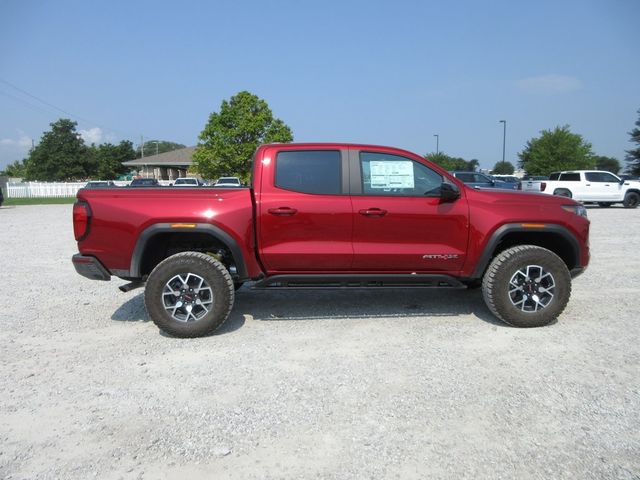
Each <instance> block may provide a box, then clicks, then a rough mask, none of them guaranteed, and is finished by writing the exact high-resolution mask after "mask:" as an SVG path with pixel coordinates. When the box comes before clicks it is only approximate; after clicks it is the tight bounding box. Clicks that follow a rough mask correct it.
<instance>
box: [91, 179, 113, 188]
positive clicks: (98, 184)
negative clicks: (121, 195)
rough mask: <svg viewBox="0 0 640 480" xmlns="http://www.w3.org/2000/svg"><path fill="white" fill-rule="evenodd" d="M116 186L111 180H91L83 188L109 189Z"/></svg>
mask: <svg viewBox="0 0 640 480" xmlns="http://www.w3.org/2000/svg"><path fill="white" fill-rule="evenodd" d="M111 187H117V185H116V184H115V183H114V182H113V181H111V180H91V181H90V182H87V184H86V185H85V186H84V188H111Z"/></svg>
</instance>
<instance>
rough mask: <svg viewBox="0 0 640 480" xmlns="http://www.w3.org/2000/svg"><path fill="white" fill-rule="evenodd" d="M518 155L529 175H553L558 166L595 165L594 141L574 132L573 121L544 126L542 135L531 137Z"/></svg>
mask: <svg viewBox="0 0 640 480" xmlns="http://www.w3.org/2000/svg"><path fill="white" fill-rule="evenodd" d="M518 156H519V157H520V166H521V167H522V168H523V169H524V170H525V171H526V172H527V174H529V175H549V174H550V173H551V172H553V171H556V170H579V169H590V168H594V167H595V161H594V159H593V151H592V150H591V144H590V143H589V142H586V141H585V140H584V139H583V138H582V136H581V135H578V134H576V133H571V131H570V130H569V125H565V126H563V127H556V128H555V129H554V130H542V131H541V132H540V137H538V138H532V139H531V140H529V141H528V142H527V145H526V147H525V149H524V150H523V151H522V152H520V153H519V154H518Z"/></svg>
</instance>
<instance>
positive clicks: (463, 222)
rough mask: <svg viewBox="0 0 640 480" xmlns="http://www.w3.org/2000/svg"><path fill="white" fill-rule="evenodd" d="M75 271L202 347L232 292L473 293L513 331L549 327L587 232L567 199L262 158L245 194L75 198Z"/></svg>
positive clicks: (365, 164)
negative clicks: (118, 283) (124, 294)
mask: <svg viewBox="0 0 640 480" xmlns="http://www.w3.org/2000/svg"><path fill="white" fill-rule="evenodd" d="M73 228H74V233H75V238H76V240H77V241H78V249H79V251H80V253H79V254H76V255H74V256H73V264H74V266H75V268H76V270H77V272H78V273H79V274H81V275H84V276H85V277H88V278H90V279H95V280H109V279H110V278H111V276H116V277H120V278H122V279H125V280H127V281H129V282H131V283H129V284H127V285H123V286H122V287H120V288H121V290H123V291H127V290H130V289H132V288H135V287H138V286H142V285H145V295H144V298H145V305H146V308H147V310H148V312H149V315H150V317H151V318H152V319H153V321H154V322H155V323H156V325H158V327H159V328H161V329H163V330H165V331H166V332H169V333H171V334H173V335H175V336H180V337H196V336H201V335H205V334H208V333H210V332H212V331H214V330H215V329H216V328H218V327H219V326H220V325H222V323H223V322H224V321H225V320H226V318H227V317H228V315H229V312H230V311H231V308H232V306H233V302H234V288H238V287H239V286H240V285H242V283H243V282H245V281H248V280H252V281H254V283H253V287H254V288H291V287H305V288H309V287H313V288H323V287H324V288H358V287H371V288H376V287H386V286H390V287H400V288H404V287H407V286H412V287H415V286H423V287H445V288H447V287H448V288H466V287H476V286H482V289H483V295H484V299H485V302H486V304H487V306H488V307H489V309H490V310H491V312H493V314H495V315H496V316H497V317H498V318H500V319H502V320H503V321H505V322H507V323H509V324H511V325H514V326H519V327H535V326H541V325H546V324H548V323H549V322H551V321H553V320H554V319H555V318H556V317H557V316H558V315H559V314H560V313H561V312H562V311H563V310H564V308H565V306H566V304H567V302H568V300H569V296H570V293H571V278H572V277H574V276H576V275H578V274H579V273H581V272H582V271H583V270H584V269H585V268H586V267H587V264H588V262H589V242H588V236H589V221H588V219H587V218H586V210H585V209H584V207H583V206H581V205H580V204H578V203H576V202H575V201H573V200H571V199H569V198H563V197H556V196H551V195H540V194H528V193H522V192H516V191H513V192H511V191H498V190H495V189H491V190H476V189H472V188H468V187H466V186H465V185H464V183H462V182H461V181H459V180H457V179H456V178H454V177H452V176H451V175H449V174H448V173H447V172H446V171H444V170H443V169H441V168H440V167H438V166H437V165H435V164H432V163H430V162H429V161H427V160H425V159H424V158H422V157H420V156H418V155H415V154H412V153H410V152H407V151H404V150H399V149H396V148H390V147H381V146H371V145H355V144H342V143H332V144H326V143H317V144H316V143H314V144H272V145H263V146H260V147H259V148H258V149H257V151H256V153H255V156H254V161H253V175H252V181H251V186H250V187H249V188H224V189H222V188H213V187H202V188H193V189H189V190H188V191H187V190H185V189H178V188H150V189H136V188H130V189H129V188H118V189H93V190H92V189H82V190H80V191H79V192H78V197H77V202H76V203H75V205H74V206H73Z"/></svg>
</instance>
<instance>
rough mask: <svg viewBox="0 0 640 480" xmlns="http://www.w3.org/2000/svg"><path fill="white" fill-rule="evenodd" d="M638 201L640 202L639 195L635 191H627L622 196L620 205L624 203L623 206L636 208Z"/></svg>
mask: <svg viewBox="0 0 640 480" xmlns="http://www.w3.org/2000/svg"><path fill="white" fill-rule="evenodd" d="M638 202H640V195H638V194H637V193H636V192H627V194H626V195H625V196H624V202H622V205H624V208H636V207H637V206H638Z"/></svg>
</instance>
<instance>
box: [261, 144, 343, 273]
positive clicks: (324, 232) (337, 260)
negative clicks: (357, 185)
mask: <svg viewBox="0 0 640 480" xmlns="http://www.w3.org/2000/svg"><path fill="white" fill-rule="evenodd" d="M347 156H348V152H347V150H346V149H339V148H333V149H332V148H329V147H327V148H317V149H314V150H304V149H300V147H298V149H295V148H292V147H287V146H282V147H280V148H276V147H273V148H271V149H270V150H267V151H266V152H265V154H264V156H263V160H262V162H263V165H262V177H261V179H260V182H261V188H260V193H259V198H258V199H257V202H256V203H257V210H258V211H257V212H256V213H257V232H258V245H259V248H260V257H261V259H262V261H263V263H264V264H265V267H266V268H267V270H269V271H270V272H272V273H273V272H279V273H284V272H293V273H296V272H305V271H315V272H319V271H323V272H332V271H340V270H348V269H350V268H351V265H352V262H353V246H352V241H351V240H352V239H351V235H352V230H353V229H352V223H353V219H352V211H351V208H352V207H351V199H350V197H349V195H348V180H349V179H348V165H347Z"/></svg>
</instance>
